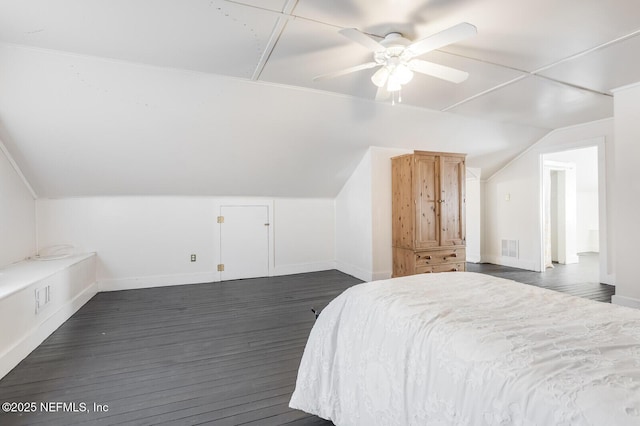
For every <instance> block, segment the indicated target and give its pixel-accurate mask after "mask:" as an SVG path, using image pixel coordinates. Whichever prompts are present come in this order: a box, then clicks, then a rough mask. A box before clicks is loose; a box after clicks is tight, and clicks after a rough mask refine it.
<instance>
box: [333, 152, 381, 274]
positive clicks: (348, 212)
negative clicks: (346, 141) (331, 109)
mask: <svg viewBox="0 0 640 426" xmlns="http://www.w3.org/2000/svg"><path fill="white" fill-rule="evenodd" d="M371 167H372V164H371V150H370V149H369V150H367V152H366V153H365V154H364V156H363V157H362V160H361V161H360V163H359V164H358V166H357V167H356V169H355V171H354V172H353V174H352V175H351V177H350V178H349V179H348V180H347V183H345V185H344V186H343V187H342V190H341V191H340V193H338V196H337V197H336V207H335V218H336V236H335V244H336V249H335V253H336V267H337V268H338V269H339V270H340V271H342V272H344V273H347V274H349V275H353V276H354V277H356V278H360V279H361V280H364V281H371V280H372V279H373V225H372V215H371V206H372V190H371Z"/></svg>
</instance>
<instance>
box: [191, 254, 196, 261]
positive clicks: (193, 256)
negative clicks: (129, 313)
mask: <svg viewBox="0 0 640 426" xmlns="http://www.w3.org/2000/svg"><path fill="white" fill-rule="evenodd" d="M191 261H192V262H195V261H196V255H195V254H192V255H191Z"/></svg>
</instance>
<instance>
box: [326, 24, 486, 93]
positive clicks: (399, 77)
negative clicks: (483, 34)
mask: <svg viewBox="0 0 640 426" xmlns="http://www.w3.org/2000/svg"><path fill="white" fill-rule="evenodd" d="M339 32H340V34H342V35H343V36H344V37H347V38H348V39H350V40H352V41H354V42H356V43H358V44H360V45H362V46H364V47H366V48H367V49H369V50H371V51H372V52H373V61H372V62H367V63H365V64H362V65H356V66H354V67H350V68H346V69H343V70H340V71H334V72H331V73H328V74H322V75H319V76H317V77H315V78H314V79H313V80H314V81H317V80H324V79H327V78H333V77H339V76H342V75H345V74H350V73H352V72H356V71H362V70H366V69H371V68H376V67H380V69H379V70H377V71H376V72H375V73H374V74H373V75H372V76H371V81H372V82H373V84H375V85H376V86H377V87H378V91H377V92H376V100H383V99H387V98H388V97H389V96H390V94H394V93H398V100H399V101H400V100H401V98H400V90H401V88H402V86H403V85H404V84H407V83H408V82H409V81H411V79H412V78H413V72H414V71H415V72H419V73H421V74H427V75H430V76H432V77H436V78H440V79H442V80H446V81H450V82H453V83H461V82H463V81H465V80H466V79H467V77H469V74H468V73H467V72H465V71H460V70H457V69H455V68H451V67H447V66H444V65H439V64H435V63H433V62H429V61H425V60H422V59H417V58H416V57H417V56H420V55H424V54H425V53H427V52H430V51H432V50H436V49H439V48H441V47H443V46H446V45H448V44H452V43H456V42H458V41H460V40H464V39H466V38H468V37H471V36H474V35H476V34H477V29H476V27H475V26H473V25H471V24H469V23H467V22H462V23H460V24H458V25H455V26H453V27H451V28H448V29H446V30H444V31H441V32H439V33H436V34H433V35H431V36H429V37H426V38H423V39H422V40H418V41H415V42H411V41H410V40H407V39H406V38H404V37H403V36H402V34H401V33H398V32H392V33H389V34H387V35H386V37H385V38H384V40H382V41H380V42H378V41H376V40H374V39H372V38H371V37H369V36H367V35H366V34H364V33H362V32H360V31H358V30H357V29H355V28H345V29H342V30H340V31H339ZM393 99H394V102H395V97H394V98H393Z"/></svg>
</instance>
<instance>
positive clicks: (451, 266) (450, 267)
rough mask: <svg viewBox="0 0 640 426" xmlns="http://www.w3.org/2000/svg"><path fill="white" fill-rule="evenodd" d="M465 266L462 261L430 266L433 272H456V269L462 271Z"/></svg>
mask: <svg viewBox="0 0 640 426" xmlns="http://www.w3.org/2000/svg"><path fill="white" fill-rule="evenodd" d="M465 266H466V265H465V263H464V262H458V263H445V264H442V265H435V266H432V270H433V272H457V271H464V270H465Z"/></svg>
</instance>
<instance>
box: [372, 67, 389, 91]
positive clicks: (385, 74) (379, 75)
mask: <svg viewBox="0 0 640 426" xmlns="http://www.w3.org/2000/svg"><path fill="white" fill-rule="evenodd" d="M389 74H390V73H389V68H387V67H386V66H385V67H382V68H380V69H379V70H378V71H376V72H375V73H374V74H373V75H372V76H371V81H372V82H373V84H375V85H376V86H378V87H383V86H384V84H385V83H386V82H387V79H388V78H389Z"/></svg>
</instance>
